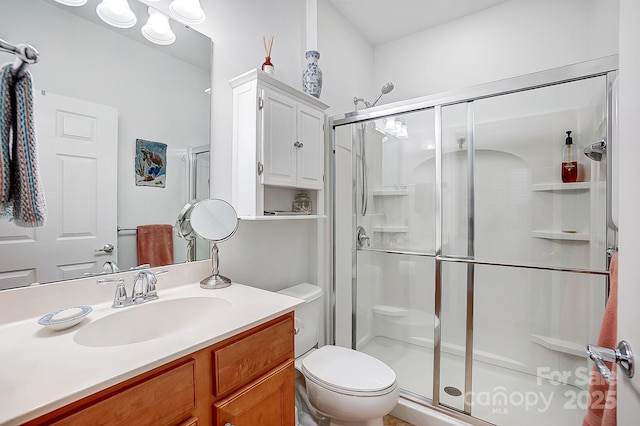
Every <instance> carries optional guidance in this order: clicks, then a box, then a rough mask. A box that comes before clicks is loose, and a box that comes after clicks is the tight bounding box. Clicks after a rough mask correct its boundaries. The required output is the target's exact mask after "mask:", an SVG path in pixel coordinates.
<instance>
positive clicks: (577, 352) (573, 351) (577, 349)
mask: <svg viewBox="0 0 640 426" xmlns="http://www.w3.org/2000/svg"><path fill="white" fill-rule="evenodd" d="M531 341H532V342H533V343H537V344H538V345H540V346H542V347H545V348H547V349H549V350H552V351H556V352H562V353H565V354H569V355H574V356H577V357H581V358H585V357H586V356H587V351H586V345H583V344H580V343H576V342H570V341H567V340H561V339H556V338H555V337H548V336H540V335H538V334H531Z"/></svg>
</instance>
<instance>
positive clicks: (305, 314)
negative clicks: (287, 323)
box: [278, 283, 322, 358]
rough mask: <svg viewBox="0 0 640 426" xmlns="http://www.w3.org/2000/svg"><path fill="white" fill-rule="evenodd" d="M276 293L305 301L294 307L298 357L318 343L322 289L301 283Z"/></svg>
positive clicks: (296, 354) (296, 355)
mask: <svg viewBox="0 0 640 426" xmlns="http://www.w3.org/2000/svg"><path fill="white" fill-rule="evenodd" d="M278 293H281V294H285V295H287V296H292V297H297V298H298V299H302V300H304V301H305V303H304V304H303V305H300V306H298V307H296V308H295V317H296V320H295V325H294V327H295V328H296V335H295V357H296V358H298V357H299V356H300V355H302V354H304V353H305V352H307V351H309V350H310V349H311V348H313V347H314V346H315V345H316V344H317V343H318V330H319V328H320V321H321V320H322V289H321V288H320V287H318V286H316V285H313V284H308V283H302V284H297V285H294V286H293V287H287V288H285V289H283V290H280V291H279V292H278Z"/></svg>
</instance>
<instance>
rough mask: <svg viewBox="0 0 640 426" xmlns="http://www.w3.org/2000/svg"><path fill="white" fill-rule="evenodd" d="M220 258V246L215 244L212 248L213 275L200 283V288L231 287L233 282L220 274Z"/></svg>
mask: <svg viewBox="0 0 640 426" xmlns="http://www.w3.org/2000/svg"><path fill="white" fill-rule="evenodd" d="M219 264H220V257H219V256H218V245H217V244H216V243H213V247H211V265H212V267H213V270H212V271H211V272H212V275H211V276H209V277H207V278H205V279H203V280H202V281H200V287H202V288H206V289H214V288H225V287H229V286H230V285H231V280H230V279H229V278H227V277H223V276H222V275H220V274H219V269H218V266H219Z"/></svg>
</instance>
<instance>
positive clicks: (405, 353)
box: [359, 337, 587, 426]
mask: <svg viewBox="0 0 640 426" xmlns="http://www.w3.org/2000/svg"><path fill="white" fill-rule="evenodd" d="M359 350H360V351H361V352H364V353H367V354H369V355H371V356H374V357H376V358H378V359H380V360H381V361H383V362H385V363H387V364H388V365H389V366H390V367H391V368H393V370H394V371H395V372H396V374H397V377H398V383H399V384H400V387H401V388H402V389H404V390H406V391H409V392H411V393H414V394H417V395H422V396H425V397H427V398H431V396H432V394H433V349H431V348H427V347H424V346H421V345H416V344H412V343H406V342H401V341H398V340H394V339H390V338H388V337H374V338H372V339H370V340H369V341H368V342H367V343H366V344H364V345H363V347H361V348H359ZM441 371H442V374H441V377H442V378H441V380H440V402H441V403H442V404H444V405H447V406H450V407H454V408H456V409H459V410H460V409H462V408H463V406H464V398H465V396H464V395H460V396H454V395H455V393H456V392H455V391H453V392H452V389H449V392H450V393H453V394H454V395H450V394H448V393H446V392H445V391H444V388H445V387H452V388H455V389H459V390H460V391H462V392H464V358H463V357H461V356H458V355H454V354H449V353H442V355H441ZM470 398H471V399H470V400H471V402H472V409H471V414H472V416H473V417H477V418H479V419H482V420H485V421H488V422H490V423H494V424H496V425H500V426H503V425H504V426H512V425H518V426H534V425H536V426H537V425H540V424H548V425H580V424H582V419H583V417H584V415H585V413H586V404H587V391H586V390H583V389H581V388H578V387H575V386H571V385H566V384H562V383H558V382H552V381H550V380H547V379H543V378H539V377H536V376H533V375H530V374H526V373H523V372H520V371H516V370H511V369H508V368H504V367H501V366H497V365H494V364H489V363H485V362H481V361H475V362H474V365H473V393H472V395H470Z"/></svg>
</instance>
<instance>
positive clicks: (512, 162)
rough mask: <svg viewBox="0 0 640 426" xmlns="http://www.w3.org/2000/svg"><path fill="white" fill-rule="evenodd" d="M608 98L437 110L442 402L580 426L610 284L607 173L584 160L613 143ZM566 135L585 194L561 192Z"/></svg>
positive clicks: (515, 98)
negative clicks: (588, 150)
mask: <svg viewBox="0 0 640 426" xmlns="http://www.w3.org/2000/svg"><path fill="white" fill-rule="evenodd" d="M606 87H607V82H606V77H604V76H602V77H596V78H590V79H585V80H579V81H575V82H570V83H564V84H560V85H553V86H548V87H543V88H538V89H532V90H526V91H522V92H517V93H512V94H507V95H501V96H495V97H488V98H485V99H480V100H474V101H471V102H464V103H461V104H457V105H451V106H445V107H443V108H442V118H443V120H442V123H443V128H442V135H443V136H442V140H443V159H442V176H443V178H442V181H443V182H442V196H443V200H442V204H443V212H442V223H443V231H442V235H443V238H442V239H443V242H442V258H440V259H439V260H441V261H442V315H441V348H442V351H441V358H442V365H441V368H440V387H439V390H438V391H439V402H440V403H442V404H444V405H447V406H449V407H452V408H454V409H457V410H460V411H464V412H466V413H469V414H471V415H472V416H474V417H477V418H480V419H482V420H485V421H489V422H491V423H494V424H497V425H513V424H518V425H523V426H528V425H536V424H540V423H543V422H549V421H552V422H554V424H581V422H582V418H583V417H584V414H585V411H586V410H585V407H586V395H587V387H588V383H589V374H588V373H589V363H588V360H587V358H586V354H585V349H584V348H586V345H587V343H589V342H593V341H596V340H597V332H598V330H599V321H600V318H601V317H602V313H603V310H604V304H605V291H606V284H607V275H606V271H607V220H606V216H607V214H606V188H607V185H606V161H600V162H597V161H592V160H590V159H588V158H586V157H585V156H584V155H583V154H582V150H583V148H584V147H585V146H588V145H590V144H592V143H595V142H597V141H599V140H602V139H603V138H606V137H607V119H606V117H607V115H606V105H607V97H606ZM567 131H571V132H572V135H573V145H574V146H573V147H572V148H573V149H574V150H576V151H577V154H578V155H579V157H578V158H577V159H578V165H579V179H578V180H579V182H572V183H565V182H562V179H561V175H562V173H561V163H562V148H563V144H564V142H565V138H566V136H567V135H566V132H567ZM448 360H449V361H451V360H457V364H456V365H457V366H458V368H455V367H454V364H455V363H454V364H452V363H451V362H449V364H447V361H448ZM555 422H557V423H555Z"/></svg>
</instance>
